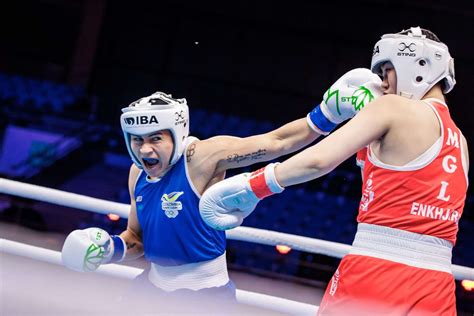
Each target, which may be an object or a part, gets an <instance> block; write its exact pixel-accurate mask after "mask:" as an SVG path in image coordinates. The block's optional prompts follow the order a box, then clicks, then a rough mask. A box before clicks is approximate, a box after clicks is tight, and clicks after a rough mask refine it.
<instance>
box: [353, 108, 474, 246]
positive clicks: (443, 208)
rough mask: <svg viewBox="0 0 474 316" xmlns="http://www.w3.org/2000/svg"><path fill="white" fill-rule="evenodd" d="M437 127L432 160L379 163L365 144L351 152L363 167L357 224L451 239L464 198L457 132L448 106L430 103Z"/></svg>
mask: <svg viewBox="0 0 474 316" xmlns="http://www.w3.org/2000/svg"><path fill="white" fill-rule="evenodd" d="M430 104H431V105H432V107H433V108H434V109H435V111H436V113H437V114H438V117H439V119H440V124H441V125H442V126H441V127H442V146H441V149H440V151H439V152H438V153H437V154H436V155H435V156H434V159H432V160H430V161H428V162H427V163H425V164H424V165H422V166H418V167H396V166H389V165H382V164H380V163H379V162H378V161H377V160H376V159H375V158H374V157H373V154H371V152H370V147H367V148H364V149H362V150H360V151H359V152H358V153H357V163H358V165H360V166H361V167H363V181H364V183H363V187H362V198H361V202H360V206H359V215H358V217H357V221H358V222H359V223H367V224H375V225H381V226H386V227H391V228H397V229H402V230H406V231H410V232H414V233H419V234H423V235H430V236H434V237H438V238H442V239H446V240H448V241H450V242H452V243H453V245H454V244H455V243H456V234H457V231H458V222H459V219H460V218H461V215H462V212H463V208H464V202H465V200H466V191H467V186H468V182H467V177H466V173H465V171H464V167H463V163H462V152H461V148H462V144H461V132H460V131H459V129H458V128H457V126H456V125H455V124H454V122H453V120H452V119H451V117H450V115H449V110H448V107H447V106H446V105H444V104H442V103H438V102H433V101H432V102H430Z"/></svg>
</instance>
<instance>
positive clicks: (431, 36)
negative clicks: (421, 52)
mask: <svg viewBox="0 0 474 316" xmlns="http://www.w3.org/2000/svg"><path fill="white" fill-rule="evenodd" d="M410 32H411V29H408V30H403V31H401V32H399V33H398V34H401V35H408V33H410ZM421 34H423V35H425V36H426V38H427V39H430V40H432V41H435V42H438V43H442V42H441V41H440V40H439V38H438V36H436V34H435V33H433V32H432V31H430V30H427V29H421Z"/></svg>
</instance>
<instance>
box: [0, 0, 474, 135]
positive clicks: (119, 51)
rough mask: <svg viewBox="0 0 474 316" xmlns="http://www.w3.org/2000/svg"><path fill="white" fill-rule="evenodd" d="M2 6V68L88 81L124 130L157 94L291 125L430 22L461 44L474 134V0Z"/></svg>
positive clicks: (459, 115)
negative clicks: (396, 38)
mask: <svg viewBox="0 0 474 316" xmlns="http://www.w3.org/2000/svg"><path fill="white" fill-rule="evenodd" d="M0 14H1V20H2V22H1V23H2V27H1V37H2V45H1V48H0V71H6V72H12V73H21V74H25V75H32V76H36V77H39V78H47V79H53V80H59V81H66V82H71V83H81V84H83V85H85V86H86V87H87V89H88V91H89V92H90V93H91V94H94V95H97V96H98V97H99V99H98V100H99V103H98V112H97V114H98V118H99V119H101V120H104V121H106V122H109V123H111V124H114V125H115V126H116V127H117V128H118V125H119V124H118V121H117V118H118V115H119V113H120V108H121V107H123V106H125V105H127V104H129V103H130V102H131V101H133V100H135V99H137V98H139V97H140V96H142V95H146V94H150V93H151V92H154V91H156V90H162V91H165V92H169V93H172V94H173V95H174V96H176V97H186V98H187V99H188V103H189V104H190V106H191V107H201V108H208V109H212V110H215V111H219V112H222V113H228V114H238V115H240V116H247V117H252V118H257V119H270V120H272V121H274V122H276V123H284V122H288V121H290V120H292V119H294V118H297V117H301V116H302V115H304V114H305V113H306V112H307V111H308V110H309V109H311V108H312V106H313V105H314V104H315V103H317V102H319V101H320V99H321V95H322V93H323V92H324V91H325V89H326V88H327V87H328V85H329V84H331V83H332V82H333V81H334V80H336V79H337V78H338V77H339V76H340V75H341V74H343V73H344V72H346V71H347V70H349V69H351V68H355V67H369V65H370V58H371V52H372V48H373V45H374V43H375V42H376V41H377V40H378V39H379V37H380V35H382V34H384V33H390V32H398V31H400V30H402V29H404V28H407V27H410V26H418V25H419V26H421V27H424V28H428V29H430V30H432V31H434V32H435V33H436V34H437V35H438V36H439V37H440V39H441V40H442V41H444V42H445V43H446V44H447V45H448V46H449V47H450V51H451V54H452V56H454V58H455V64H456V79H457V82H458V83H457V86H456V88H455V89H454V91H453V92H452V93H451V94H450V95H449V104H451V112H452V115H453V117H454V118H455V120H456V121H457V122H458V124H459V126H460V127H461V129H462V130H463V131H464V133H465V134H466V135H467V137H468V140H469V139H473V137H474V129H473V127H472V124H470V123H471V122H472V119H473V115H472V113H473V112H472V105H471V101H470V87H471V85H472V84H473V81H472V80H473V79H472V78H471V73H473V71H474V57H473V53H472V52H473V46H474V44H473V40H472V38H473V35H474V9H473V4H472V2H469V1H466V2H460V1H449V2H447V1H438V0H436V1H428V0H426V1H425V0H422V1H404V0H401V1H389V0H365V1H357V2H349V3H343V2H342V1H325V2H320V1H304V0H294V1H291V3H289V2H284V3H280V4H276V3H273V1H247V0H244V1H236V2H228V1H199V2H194V1H179V0H178V1H149V2H145V1H134V2H133V3H131V2H119V1H108V2H107V1H105V0H99V1H87V0H75V1H58V0H55V1H52V0H42V1H24V0H23V1H21V0H20V1H16V2H15V3H10V4H9V7H8V8H2V10H1V13H0ZM85 110H86V109H85ZM87 110H89V109H87ZM191 124H192V123H191ZM197 128H199V127H198V126H192V125H191V130H193V129H197Z"/></svg>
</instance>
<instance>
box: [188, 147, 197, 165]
mask: <svg viewBox="0 0 474 316" xmlns="http://www.w3.org/2000/svg"><path fill="white" fill-rule="evenodd" d="M195 147H196V144H191V145H189V147H188V150H186V161H187V162H190V161H191V157H192V156H193V155H194V152H195Z"/></svg>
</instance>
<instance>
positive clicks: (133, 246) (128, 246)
mask: <svg viewBox="0 0 474 316" xmlns="http://www.w3.org/2000/svg"><path fill="white" fill-rule="evenodd" d="M126 244H127V249H132V248H135V246H136V245H137V243H136V242H132V243H128V242H127V243H126Z"/></svg>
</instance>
